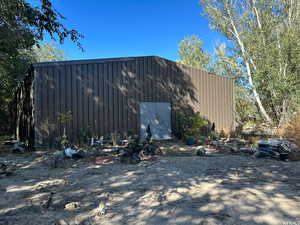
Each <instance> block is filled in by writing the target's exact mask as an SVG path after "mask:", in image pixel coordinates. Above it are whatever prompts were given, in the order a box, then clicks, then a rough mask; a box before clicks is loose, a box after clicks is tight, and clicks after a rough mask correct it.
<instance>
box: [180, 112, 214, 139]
mask: <svg viewBox="0 0 300 225" xmlns="http://www.w3.org/2000/svg"><path fill="white" fill-rule="evenodd" d="M177 124H178V130H177V133H176V136H177V138H179V139H181V138H187V137H195V136H199V135H201V134H203V129H204V128H205V127H207V126H208V124H209V121H208V120H207V119H206V118H205V117H203V116H201V115H200V113H195V114H193V115H190V116H188V115H186V114H184V113H178V114H177Z"/></svg>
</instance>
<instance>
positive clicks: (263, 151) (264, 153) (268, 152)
mask: <svg viewBox="0 0 300 225" xmlns="http://www.w3.org/2000/svg"><path fill="white" fill-rule="evenodd" d="M254 156H255V157H257V158H264V157H270V158H276V159H280V160H284V161H285V160H288V159H289V160H300V149H299V148H298V147H297V146H296V145H295V144H294V143H291V142H289V141H287V140H281V139H268V140H263V141H260V142H259V143H258V151H257V152H256V153H255V154H254Z"/></svg>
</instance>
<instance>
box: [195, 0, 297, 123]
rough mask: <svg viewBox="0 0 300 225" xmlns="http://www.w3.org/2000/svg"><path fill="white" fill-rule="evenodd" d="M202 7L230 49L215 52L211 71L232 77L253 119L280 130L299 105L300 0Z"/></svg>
mask: <svg viewBox="0 0 300 225" xmlns="http://www.w3.org/2000/svg"><path fill="white" fill-rule="evenodd" d="M200 4H201V6H202V8H203V10H204V14H205V15H206V16H207V18H208V20H209V22H210V27H211V28H212V29H214V30H217V31H219V32H220V33H222V34H223V35H224V36H225V37H227V40H228V41H229V42H231V43H230V46H231V49H230V50H229V51H228V49H226V48H225V49H224V47H222V48H223V49H222V48H221V49H218V52H217V60H216V64H215V65H214V68H212V70H213V71H214V72H216V73H219V74H224V73H228V74H229V75H230V76H231V77H234V78H235V79H236V84H237V85H238V86H239V87H240V88H243V89H244V94H245V95H244V96H245V98H244V99H245V100H246V101H247V102H248V103H250V104H248V103H247V105H254V106H255V108H256V110H255V111H256V115H261V118H262V119H264V120H265V121H266V122H268V123H270V124H273V125H279V126H280V124H282V123H284V121H285V120H287V118H288V117H289V116H290V115H291V114H292V113H293V112H294V111H295V109H296V107H297V105H299V98H300V97H299V96H300V95H299V90H300V77H299V73H300V70H299V69H300V66H299V65H300V64H299V60H300V35H299V31H300V26H299V25H300V5H299V3H298V1H286V0H256V1H254V0H239V1H237V0H234V1H229V0H202V1H201V2H200ZM251 108H252V107H251ZM238 110H239V109H238ZM251 110H252V109H251ZM246 111H247V110H246Z"/></svg>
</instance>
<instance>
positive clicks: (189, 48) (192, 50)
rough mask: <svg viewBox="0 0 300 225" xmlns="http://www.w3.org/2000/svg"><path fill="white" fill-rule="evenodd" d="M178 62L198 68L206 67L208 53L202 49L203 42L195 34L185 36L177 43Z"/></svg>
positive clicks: (208, 60)
mask: <svg viewBox="0 0 300 225" xmlns="http://www.w3.org/2000/svg"><path fill="white" fill-rule="evenodd" d="M178 54H179V57H180V60H179V62H180V63H183V64H187V65H190V66H193V67H195V68H198V69H206V68H207V67H208V65H209V63H210V55H209V54H208V53H207V52H205V51H204V50H203V42H202V40H201V39H200V38H199V37H198V36H197V35H192V36H190V37H186V38H185V39H184V40H182V41H181V42H180V43H179V48H178Z"/></svg>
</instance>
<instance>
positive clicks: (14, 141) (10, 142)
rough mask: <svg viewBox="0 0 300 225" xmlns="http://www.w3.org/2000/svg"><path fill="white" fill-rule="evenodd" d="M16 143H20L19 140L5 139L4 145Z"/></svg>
mask: <svg viewBox="0 0 300 225" xmlns="http://www.w3.org/2000/svg"><path fill="white" fill-rule="evenodd" d="M16 143H19V141H18V140H10V141H4V143H3V144H4V145H14V144H16Z"/></svg>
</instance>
